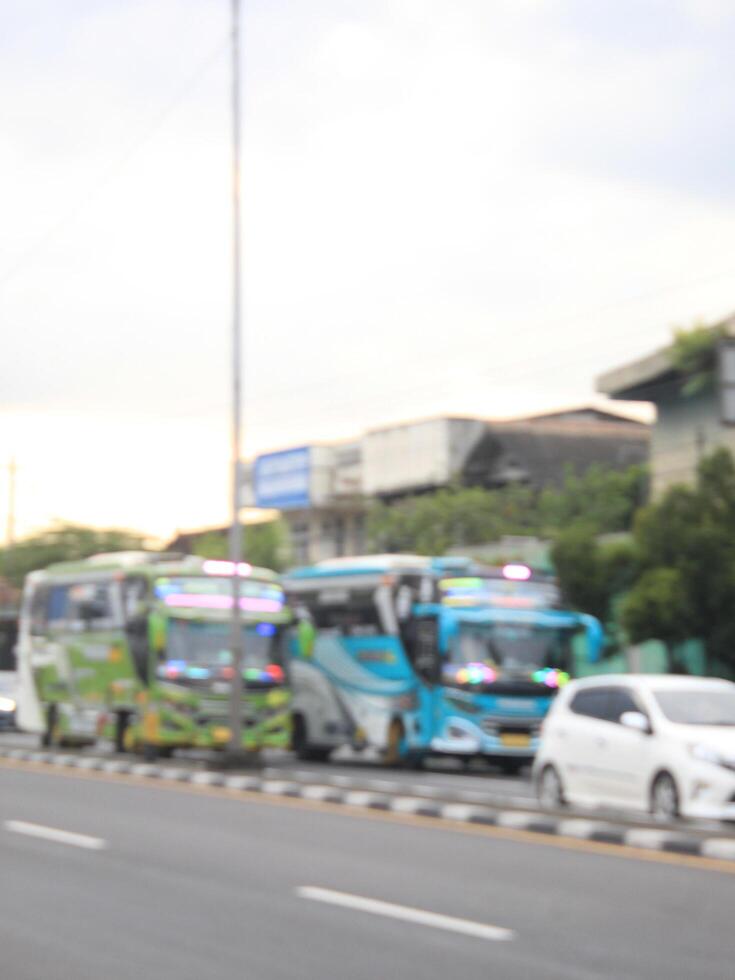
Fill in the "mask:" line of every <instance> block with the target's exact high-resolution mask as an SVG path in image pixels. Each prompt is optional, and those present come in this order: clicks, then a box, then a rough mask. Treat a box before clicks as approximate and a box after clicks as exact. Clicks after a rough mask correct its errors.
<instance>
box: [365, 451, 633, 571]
mask: <svg viewBox="0 0 735 980" xmlns="http://www.w3.org/2000/svg"><path fill="white" fill-rule="evenodd" d="M646 486H647V474H646V470H645V468H644V467H641V466H632V467H630V468H629V469H627V470H623V471H616V470H611V469H609V468H608V467H604V466H591V467H590V468H589V469H588V470H587V471H586V472H585V473H583V474H581V475H578V474H576V473H574V472H573V471H571V470H570V471H569V472H568V473H567V474H566V477H565V480H564V484H563V486H562V487H560V488H558V489H552V488H549V489H546V490H542V491H540V492H539V491H537V490H534V489H533V488H532V487H528V486H523V485H521V484H514V485H511V486H507V487H502V488H499V489H497V490H486V489H483V488H481V487H462V486H454V487H449V488H446V489H444V490H438V491H437V492H435V493H429V494H422V495H420V496H415V497H408V498H404V499H402V500H399V501H396V502H395V503H391V504H388V503H382V502H380V501H378V502H376V503H374V504H373V505H372V506H371V508H370V510H369V512H368V522H367V530H368V539H369V541H370V545H371V547H372V548H374V549H375V550H376V551H388V552H392V551H409V552H417V553H419V554H435V555H441V554H444V552H445V551H446V550H447V549H448V548H451V547H458V548H461V547H462V546H464V545H473V544H485V543H487V542H489V541H496V540H498V538H500V537H501V536H502V535H504V534H525V535H536V536H540V537H545V536H549V535H555V534H556V533H557V532H559V531H561V530H562V529H564V528H568V527H569V526H570V525H573V524H584V525H585V526H587V527H589V528H590V529H591V530H592V531H593V532H595V533H598V534H601V533H606V532H614V531H625V530H628V529H629V528H630V527H631V525H632V521H633V516H634V514H635V512H636V509H637V508H638V507H639V506H640V505H641V504H642V503H643V500H644V498H645V494H646Z"/></svg>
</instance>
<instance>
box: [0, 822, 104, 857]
mask: <svg viewBox="0 0 735 980" xmlns="http://www.w3.org/2000/svg"><path fill="white" fill-rule="evenodd" d="M4 827H5V829H6V830H9V831H10V832H11V833H13V834H25V835H26V837H41V838H43V840H51V841H54V842H55V843H56V844H70V845H71V846H72V847H85V848H86V849H87V850H89V851H101V850H104V848H106V847H107V841H105V840H102V838H101V837H89V836H87V834H74V833H72V832H71V831H70V830H58V829H57V828H56V827H44V826H43V824H40V823H26V822H25V821H24V820H6V821H5V823H4Z"/></svg>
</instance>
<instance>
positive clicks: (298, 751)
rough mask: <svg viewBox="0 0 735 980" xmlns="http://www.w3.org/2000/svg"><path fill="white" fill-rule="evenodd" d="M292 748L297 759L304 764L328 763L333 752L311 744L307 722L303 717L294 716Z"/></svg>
mask: <svg viewBox="0 0 735 980" xmlns="http://www.w3.org/2000/svg"><path fill="white" fill-rule="evenodd" d="M291 747H292V749H293V752H294V755H295V756H296V758H297V759H302V760H303V761H304V762H326V760H327V759H328V758H329V756H330V754H331V752H332V750H331V748H329V749H328V748H325V747H324V746H322V745H311V744H310V742H309V736H308V731H307V728H306V721H305V720H304V718H303V715H294V717H293V723H292V728H291Z"/></svg>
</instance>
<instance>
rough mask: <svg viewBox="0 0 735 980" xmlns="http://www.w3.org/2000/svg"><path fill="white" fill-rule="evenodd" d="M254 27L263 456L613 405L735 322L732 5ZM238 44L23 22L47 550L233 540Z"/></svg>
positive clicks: (169, 6) (33, 346) (20, 344)
mask: <svg viewBox="0 0 735 980" xmlns="http://www.w3.org/2000/svg"><path fill="white" fill-rule="evenodd" d="M243 6H244V12H245V22H244V61H245V99H244V103H245V104H244V113H243V121H244V174H243V177H244V188H243V203H244V209H243V211H244V223H245V225H244V227H245V259H244V274H245V292H246V315H245V331H246V343H245V347H246V357H245V424H246V437H245V450H246V452H247V453H248V454H251V453H254V452H258V451H261V450H264V449H269V448H280V447H285V446H289V445H298V444H302V443H305V442H309V441H316V440H319V439H331V438H337V437H340V436H349V435H352V434H354V433H358V432H359V431H361V430H362V429H364V428H369V427H373V426H377V425H381V424H386V423H389V422H392V421H399V420H403V419H406V418H414V417H420V416H423V415H432V414H441V413H453V414H463V413H472V414H480V415H486V416H508V415H519V414H523V413H527V412H535V411H539V410H543V409H553V408H556V407H559V406H566V405H572V404H578V403H582V402H587V401H589V400H590V399H591V398H592V397H593V395H594V381H595V377H596V376H597V375H598V374H600V373H601V372H603V371H605V370H607V369H609V368H611V367H615V366H617V365H619V364H621V363H623V362H625V361H627V360H631V359H633V358H635V357H637V356H639V355H641V354H644V353H646V352H648V351H649V350H650V349H652V348H653V347H655V346H658V345H660V344H662V343H664V342H666V340H667V338H668V337H669V336H670V332H671V328H672V326H675V325H689V324H691V323H692V322H693V321H695V320H696V319H698V318H704V319H713V318H717V317H721V316H724V315H727V314H729V313H731V312H732V311H733V310H735V220H734V219H735V180H734V179H733V175H732V174H733V168H732V161H733V157H734V154H733V143H734V142H735V127H734V126H733V119H734V118H735V117H734V113H733V109H734V108H735V106H734V103H735V85H733V63H734V62H733V58H732V51H733V42H734V41H735V5H733V4H732V2H730V0H722V2H720V0H660V2H656V0H594V2H590V0H577V2H574V0H567V2H565V0H244V4H243ZM228 16H229V4H228V2H227V0H64V2H63V3H59V2H58V0H4V2H3V3H2V5H0V93H1V95H0V318H1V322H2V342H3V347H2V356H1V357H0V464H4V463H5V462H6V461H7V459H8V458H9V457H10V455H11V454H13V453H14V454H15V455H16V456H17V461H18V466H19V472H18V515H17V516H18V530H19V531H20V532H27V531H28V530H30V529H32V528H35V527H39V526H41V525H43V524H44V523H46V522H48V521H49V520H50V519H52V518H54V517H60V518H66V519H72V520H78V521H83V522H88V523H94V524H116V525H124V526H130V527H138V528H141V529H143V530H144V531H146V532H148V533H151V534H153V535H157V536H166V535H167V534H169V533H171V532H173V531H174V530H175V529H176V528H186V527H195V526H200V525H204V524H208V523H215V522H219V521H223V520H225V519H226V516H227V507H228V502H227V455H228V438H229V435H228V404H229V401H228V400H229V374H228V357H229V331H230V305H229V288H230V267H229V246H230V239H229V235H230V213H229V166H230V161H229V142H228V141H229V127H230V118H229V104H228V98H229V76H228V70H229V61H228V50H227V31H228ZM0 488H1V490H0V502H1V503H0V506H2V508H3V511H4V508H5V501H6V489H7V482H6V479H5V471H4V470H0ZM0 517H2V518H3V523H4V514H0Z"/></svg>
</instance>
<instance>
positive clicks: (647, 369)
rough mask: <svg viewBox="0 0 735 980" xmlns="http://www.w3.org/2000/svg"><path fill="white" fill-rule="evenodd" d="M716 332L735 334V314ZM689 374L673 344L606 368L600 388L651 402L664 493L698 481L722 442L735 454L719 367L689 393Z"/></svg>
mask: <svg viewBox="0 0 735 980" xmlns="http://www.w3.org/2000/svg"><path fill="white" fill-rule="evenodd" d="M712 330H713V335H714V332H715V331H718V332H722V333H725V334H726V335H730V336H735V316H734V317H730V318H729V319H727V320H724V321H723V322H722V323H719V324H716V325H715V326H714V327H713V328H712ZM687 380H688V379H687V377H686V376H684V375H683V374H682V373H681V372H680V371H678V370H677V369H676V367H675V365H674V360H673V349H672V347H670V346H669V347H664V348H661V349H660V350H657V351H654V352H653V353H652V354H649V355H648V356H646V357H642V358H640V359H639V360H637V361H632V362H631V363H629V364H625V365H623V366H622V367H618V368H615V369H613V370H611V371H608V372H606V373H605V374H603V375H601V376H600V377H599V378H598V379H597V390H598V391H600V392H601V393H603V394H605V395H608V396H609V397H610V398H614V399H619V400H623V401H637V402H652V403H653V404H654V405H655V406H656V422H655V424H654V425H653V426H652V427H651V458H650V469H651V493H652V496H653V497H656V496H660V495H661V493H663V492H664V491H665V490H666V489H667V487H670V486H672V485H673V484H676V483H685V484H691V483H693V481H694V479H695V476H696V471H697V465H698V463H699V461H700V460H701V459H702V457H703V456H704V455H705V454H706V453H708V452H711V451H712V450H713V449H716V448H718V447H724V448H726V449H729V450H730V451H731V452H733V453H735V428H734V427H733V426H732V425H728V424H725V423H724V422H723V421H722V413H721V404H720V392H719V389H718V385H717V384H716V379H715V377H714V372H713V373H712V379H711V383H709V384H707V385H706V386H705V387H704V388H703V389H702V390H700V391H697V392H693V393H692V392H688V391H687V390H686V387H685V386H686V382H687Z"/></svg>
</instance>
